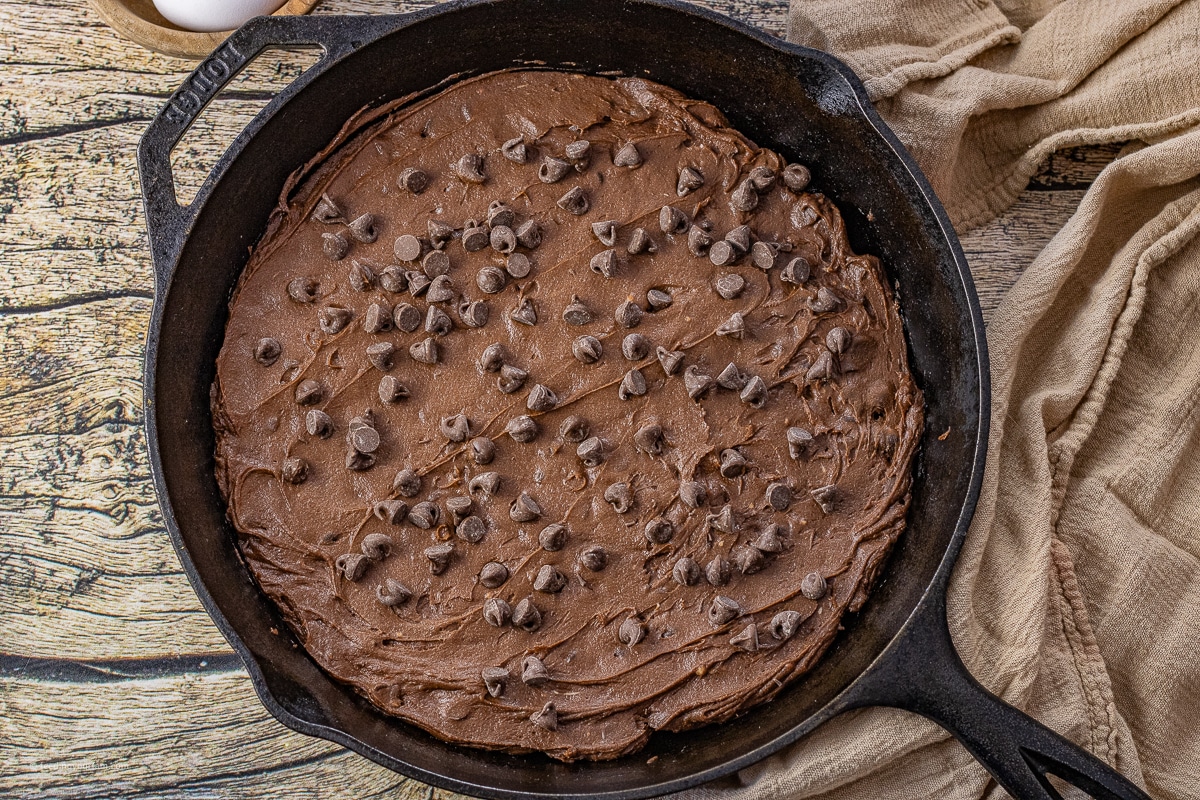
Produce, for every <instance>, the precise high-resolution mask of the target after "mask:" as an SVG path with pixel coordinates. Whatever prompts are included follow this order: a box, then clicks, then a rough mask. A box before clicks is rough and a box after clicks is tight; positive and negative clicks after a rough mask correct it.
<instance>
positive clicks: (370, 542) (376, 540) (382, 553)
mask: <svg viewBox="0 0 1200 800" xmlns="http://www.w3.org/2000/svg"><path fill="white" fill-rule="evenodd" d="M358 549H359V550H361V551H362V554H363V555H364V556H366V557H367V558H369V559H370V560H371V561H383V560H384V559H385V558H387V557H388V555H389V554H390V553H391V552H392V537H390V536H388V535H387V534H383V533H368V534H367V535H366V536H364V537H363V540H362V544H360V545H359V546H358Z"/></svg>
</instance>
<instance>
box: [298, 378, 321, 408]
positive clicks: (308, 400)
mask: <svg viewBox="0 0 1200 800" xmlns="http://www.w3.org/2000/svg"><path fill="white" fill-rule="evenodd" d="M324 396H325V389H324V388H323V387H322V386H321V384H319V383H317V382H316V381H314V380H313V379H312V378H309V379H307V380H303V381H300V383H299V384H298V385H297V386H296V402H297V403H299V404H300V405H302V406H311V405H316V404H317V403H319V402H321V399H322V398H323V397H324Z"/></svg>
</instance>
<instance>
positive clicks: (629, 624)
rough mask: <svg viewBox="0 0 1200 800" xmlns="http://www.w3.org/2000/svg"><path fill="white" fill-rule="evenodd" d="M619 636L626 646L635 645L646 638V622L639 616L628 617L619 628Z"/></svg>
mask: <svg viewBox="0 0 1200 800" xmlns="http://www.w3.org/2000/svg"><path fill="white" fill-rule="evenodd" d="M617 638H618V639H620V640H621V644H623V645H625V646H626V647H633V646H634V645H635V644H638V643H639V642H641V641H642V640H643V639H645V638H646V623H644V622H642V621H641V620H640V619H638V618H637V617H626V618H625V621H624V622H622V623H621V627H620V628H618V629H617Z"/></svg>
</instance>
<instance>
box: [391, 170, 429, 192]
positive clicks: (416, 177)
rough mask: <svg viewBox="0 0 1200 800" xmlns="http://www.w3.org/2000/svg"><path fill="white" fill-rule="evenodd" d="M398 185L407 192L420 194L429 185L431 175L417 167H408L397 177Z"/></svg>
mask: <svg viewBox="0 0 1200 800" xmlns="http://www.w3.org/2000/svg"><path fill="white" fill-rule="evenodd" d="M396 185H397V186H399V187H400V188H401V189H404V190H405V191H407V192H412V193H413V194H420V193H421V192H423V191H425V187H427V186H429V175H428V174H427V173H426V172H425V171H424V170H420V169H417V168H416V167H406V168H405V169H403V170H402V171H401V172H400V175H399V176H398V177H397V178H396Z"/></svg>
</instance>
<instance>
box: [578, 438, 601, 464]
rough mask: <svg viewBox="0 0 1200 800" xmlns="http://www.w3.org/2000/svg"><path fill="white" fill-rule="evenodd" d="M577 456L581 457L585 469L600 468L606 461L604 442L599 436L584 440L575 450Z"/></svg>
mask: <svg viewBox="0 0 1200 800" xmlns="http://www.w3.org/2000/svg"><path fill="white" fill-rule="evenodd" d="M575 455H577V456H579V460H580V461H582V462H583V465H584V466H585V467H595V466H599V465H600V463H601V462H602V461H604V442H602V441H601V440H600V437H599V436H592V437H589V438H587V439H584V440H583V441H582V442H580V443H579V447H577V448H575Z"/></svg>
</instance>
